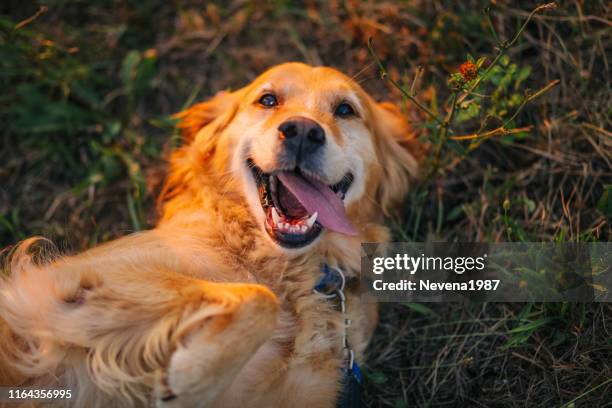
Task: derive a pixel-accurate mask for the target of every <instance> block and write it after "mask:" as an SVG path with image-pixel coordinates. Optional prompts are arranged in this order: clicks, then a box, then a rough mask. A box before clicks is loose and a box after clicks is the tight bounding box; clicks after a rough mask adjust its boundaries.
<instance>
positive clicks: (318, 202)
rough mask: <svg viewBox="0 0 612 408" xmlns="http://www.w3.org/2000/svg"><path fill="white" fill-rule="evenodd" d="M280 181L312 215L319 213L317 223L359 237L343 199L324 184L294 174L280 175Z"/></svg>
mask: <svg viewBox="0 0 612 408" xmlns="http://www.w3.org/2000/svg"><path fill="white" fill-rule="evenodd" d="M278 178H279V180H280V181H281V183H283V185H284V186H285V187H287V189H288V190H289V191H290V192H291V193H292V194H293V195H294V196H295V197H296V198H297V199H298V201H299V202H300V204H302V205H303V206H304V208H305V209H306V210H307V211H308V212H309V213H310V214H312V213H314V212H315V211H316V212H318V213H319V215H318V217H317V221H319V223H320V224H321V225H323V226H324V227H325V228H329V229H330V230H333V231H336V232H340V233H342V234H346V235H357V230H356V229H355V227H354V226H353V224H352V223H351V221H350V220H349V219H348V216H347V215H346V210H345V209H344V203H343V202H342V199H341V198H340V197H338V195H336V193H334V192H333V190H332V189H331V188H329V187H328V186H327V185H325V184H324V183H322V182H320V181H317V180H311V179H306V178H304V177H300V176H298V175H296V174H294V173H280V174H279V175H278Z"/></svg>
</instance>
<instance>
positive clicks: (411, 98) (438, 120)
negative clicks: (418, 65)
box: [368, 38, 442, 125]
mask: <svg viewBox="0 0 612 408" xmlns="http://www.w3.org/2000/svg"><path fill="white" fill-rule="evenodd" d="M368 49H369V50H370V54H372V57H373V58H374V61H376V64H377V65H378V68H379V69H380V71H381V73H382V76H383V78H386V79H388V80H389V82H391V84H392V85H393V86H394V87H396V88H397V89H398V90H399V91H400V92H401V93H402V94H403V95H404V96H405V97H406V98H408V99H410V101H411V102H412V103H414V104H415V105H416V107H417V108H419V109H420V110H422V111H423V112H425V113H426V114H427V115H428V116H429V117H430V118H432V119H433V120H434V121H435V122H436V123H437V124H438V125H441V124H442V121H441V120H440V119H439V118H438V117H437V116H436V115H435V114H434V113H433V112H432V111H430V110H429V109H428V108H427V107H426V106H425V105H423V104H422V103H421V102H419V101H418V100H417V99H416V98H415V97H414V95H412V94H411V93H410V92H408V91H406V90H405V89H404V88H403V87H402V86H401V85H400V84H398V83H397V82H396V81H395V80H394V79H393V78H391V76H390V75H389V73H388V72H387V70H386V69H385V66H384V65H383V63H382V61H381V60H380V58H378V55H376V51H374V47H373V45H372V39H371V38H370V39H369V40H368Z"/></svg>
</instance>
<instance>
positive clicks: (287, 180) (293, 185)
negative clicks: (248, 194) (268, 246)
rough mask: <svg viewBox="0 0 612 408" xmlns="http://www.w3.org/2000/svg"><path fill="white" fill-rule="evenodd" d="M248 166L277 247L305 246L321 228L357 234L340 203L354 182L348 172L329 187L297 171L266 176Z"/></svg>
mask: <svg viewBox="0 0 612 408" xmlns="http://www.w3.org/2000/svg"><path fill="white" fill-rule="evenodd" d="M247 166H249V168H250V169H251V172H252V173H253V177H254V178H255V182H256V183H257V190H258V193H259V201H260V203H261V206H262V208H263V210H264V213H265V214H266V220H265V229H266V231H267V233H268V234H269V235H270V237H271V238H272V239H273V240H274V241H275V242H277V243H278V244H279V245H280V246H282V247H285V248H301V247H303V246H306V245H308V244H310V243H311V242H313V241H314V240H315V239H316V238H317V237H318V236H319V235H320V234H321V232H322V231H323V229H324V228H328V229H330V230H333V231H336V232H340V233H343V234H347V235H356V233H357V231H356V230H355V227H353V225H352V223H351V222H350V220H349V219H348V217H347V215H346V211H345V208H344V202H343V200H344V197H345V195H346V192H347V191H348V189H349V188H350V187H351V184H352V183H353V175H352V174H351V173H347V174H346V175H345V176H344V177H343V178H342V180H341V181H340V182H338V183H336V184H334V185H331V186H330V185H327V184H325V183H323V182H321V181H320V180H316V179H314V178H312V177H309V176H307V175H304V174H302V172H300V171H299V170H295V171H283V172H275V173H272V174H267V173H264V172H263V171H262V170H261V169H260V168H259V167H257V165H255V163H254V162H253V161H252V160H250V159H249V160H247Z"/></svg>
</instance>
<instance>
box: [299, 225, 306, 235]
mask: <svg viewBox="0 0 612 408" xmlns="http://www.w3.org/2000/svg"><path fill="white" fill-rule="evenodd" d="M307 230H308V227H307V226H306V225H302V226H300V231H301V232H302V233H304V232H306V231H307Z"/></svg>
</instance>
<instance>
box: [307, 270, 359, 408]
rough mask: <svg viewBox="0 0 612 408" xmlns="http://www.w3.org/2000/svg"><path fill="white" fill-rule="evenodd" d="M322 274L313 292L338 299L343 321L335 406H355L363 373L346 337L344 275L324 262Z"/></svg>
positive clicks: (357, 403) (329, 298)
mask: <svg viewBox="0 0 612 408" xmlns="http://www.w3.org/2000/svg"><path fill="white" fill-rule="evenodd" d="M321 272H322V275H321V277H320V278H319V280H318V281H317V282H316V283H315V286H314V288H313V289H312V290H313V292H314V293H317V294H319V295H321V296H324V297H325V298H326V299H327V300H332V299H336V298H337V299H338V300H339V306H340V311H341V312H342V317H343V318H344V322H345V329H344V330H345V331H344V335H343V342H344V344H343V352H345V357H344V362H343V364H342V369H341V371H342V380H341V384H342V392H341V394H340V398H339V400H338V403H337V407H341V408H355V407H360V406H361V393H362V392H361V389H362V386H363V374H362V372H361V368H360V367H359V364H358V363H357V360H356V359H355V353H354V351H353V350H352V349H351V348H350V345H349V343H348V339H347V329H346V327H348V325H349V324H350V319H348V316H347V315H346V305H345V296H344V289H345V286H346V277H345V275H344V272H343V271H342V270H341V269H340V268H336V267H330V266H329V265H328V264H326V263H324V264H322V265H321Z"/></svg>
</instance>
